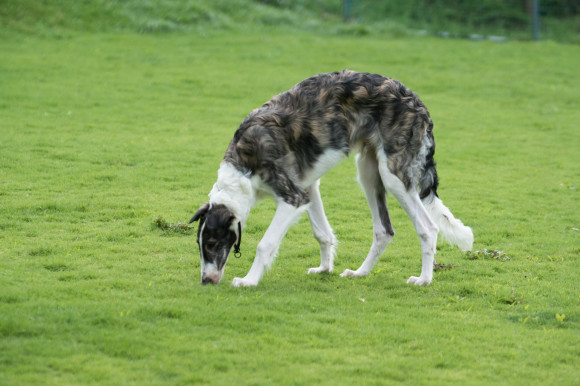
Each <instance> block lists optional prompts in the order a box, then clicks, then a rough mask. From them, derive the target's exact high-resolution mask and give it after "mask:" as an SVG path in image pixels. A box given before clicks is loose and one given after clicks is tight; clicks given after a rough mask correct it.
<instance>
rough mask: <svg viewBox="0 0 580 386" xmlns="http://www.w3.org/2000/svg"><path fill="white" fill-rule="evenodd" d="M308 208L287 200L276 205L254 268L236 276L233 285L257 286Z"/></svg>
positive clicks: (257, 252) (261, 242) (257, 253)
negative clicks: (289, 233)
mask: <svg viewBox="0 0 580 386" xmlns="http://www.w3.org/2000/svg"><path fill="white" fill-rule="evenodd" d="M307 209H308V205H307V204H305V205H301V206H300V207H295V206H294V205H290V204H288V203H286V202H285V201H282V200H280V201H279V203H278V206H277V207H276V213H275V214H274V218H273V219H272V223H271V224H270V226H269V227H268V229H267V230H266V233H265V234H264V237H263V238H262V240H261V241H260V243H259V244H258V249H257V251H256V258H255V259H254V263H253V264H252V268H250V271H249V272H248V274H247V275H246V276H245V277H244V278H239V277H236V278H234V280H233V282H232V285H233V286H234V287H246V286H256V285H258V282H259V281H260V278H261V277H262V275H263V274H264V271H265V270H266V268H268V267H269V266H270V265H271V264H272V262H273V261H274V258H275V257H276V253H277V252H278V247H279V246H280V243H281V242H282V239H283V238H284V236H285V235H286V232H288V229H290V227H291V226H292V224H294V223H295V222H296V221H298V219H299V218H300V215H302V213H304V212H305V211H306V210H307Z"/></svg>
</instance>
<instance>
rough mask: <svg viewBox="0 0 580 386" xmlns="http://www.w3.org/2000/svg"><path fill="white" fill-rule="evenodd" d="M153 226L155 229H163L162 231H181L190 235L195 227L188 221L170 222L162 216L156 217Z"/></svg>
mask: <svg viewBox="0 0 580 386" xmlns="http://www.w3.org/2000/svg"><path fill="white" fill-rule="evenodd" d="M151 227H152V228H154V229H161V230H162V231H165V232H168V233H180V234H184V235H188V234H190V233H191V232H192V231H193V227H190V226H189V225H188V224H186V223H182V222H178V223H177V224H173V223H169V222H167V221H165V219H164V218H163V217H161V216H158V217H155V218H154V219H153V222H152V223H151Z"/></svg>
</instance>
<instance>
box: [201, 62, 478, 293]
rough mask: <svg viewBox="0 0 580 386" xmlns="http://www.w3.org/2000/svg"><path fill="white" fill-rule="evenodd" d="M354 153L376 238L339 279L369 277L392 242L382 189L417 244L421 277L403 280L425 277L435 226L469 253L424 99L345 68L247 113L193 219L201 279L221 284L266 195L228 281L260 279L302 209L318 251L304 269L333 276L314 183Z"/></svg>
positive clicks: (331, 245)
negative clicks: (443, 184) (256, 226)
mask: <svg viewBox="0 0 580 386" xmlns="http://www.w3.org/2000/svg"><path fill="white" fill-rule="evenodd" d="M353 151H358V155H357V157H356V165H357V168H358V181H359V183H360V185H361V186H362V188H363V189H364V192H365V195H366V199H367V201H368V204H369V206H370V209H371V214H372V219H373V243H372V246H371V249H370V251H369V253H368V255H367V257H366V259H365V260H364V262H363V263H362V265H361V266H360V268H358V269H357V270H356V271H352V270H350V269H347V270H345V271H344V272H343V273H342V274H341V275H340V276H343V277H344V276H365V275H368V274H369V273H370V271H371V269H372V267H373V266H374V264H375V263H376V262H377V260H378V259H379V257H380V256H381V255H382V253H383V252H384V250H385V248H386V247H387V245H388V244H389V242H390V241H391V240H392V239H393V236H394V234H395V232H394V231H393V227H392V226H391V221H390V218H389V213H388V210H387V204H386V192H389V193H391V194H392V195H393V196H395V198H396V199H397V200H398V201H399V202H400V204H401V206H402V207H403V208H404V210H405V211H406V212H407V214H408V215H409V217H410V218H411V220H412V221H413V224H414V226H415V229H416V231H417V234H418V235H419V239H420V241H421V252H422V256H423V261H422V269H421V275H420V276H419V277H415V276H411V277H410V278H409V280H408V281H407V283H413V284H416V285H429V284H430V283H431V281H432V279H433V264H434V255H435V249H436V243H437V234H438V233H439V232H441V233H442V236H443V238H445V239H447V240H448V241H449V242H450V243H452V244H455V245H457V246H458V247H459V248H461V249H463V250H470V249H471V247H472V244H473V233H472V231H471V229H470V228H469V227H467V226H464V225H463V223H462V222H461V221H460V220H458V219H456V218H455V217H454V216H453V215H452V214H451V212H450V211H449V209H447V207H445V206H444V205H443V203H442V202H441V200H440V199H439V198H438V196H437V186H438V183H439V182H438V179H437V172H436V170H435V161H434V160H433V154H434V152H435V141H434V139H433V122H432V120H431V118H430V116H429V112H428V111H427V109H426V108H425V105H424V104H423V103H422V102H421V101H420V100H419V98H418V97H417V95H416V94H415V93H413V92H412V91H411V90H409V89H408V88H406V87H405V86H404V85H403V84H401V83H400V82H398V81H396V80H394V79H390V78H385V77H383V76H380V75H376V74H367V73H357V72H353V71H346V70H345V71H342V72H334V73H329V74H320V75H317V76H314V77H312V78H309V79H306V80H304V81H302V82H300V83H298V84H297V85H296V86H294V87H293V88H292V89H290V90H289V91H286V92H283V93H281V94H279V95H277V96H275V97H273V98H272V99H271V100H270V101H268V102H266V104H264V105H263V106H262V107H260V108H258V109H256V110H254V111H252V112H251V113H250V115H248V116H247V117H246V119H244V121H243V122H242V124H241V125H240V127H239V128H238V130H237V131H236V133H235V134H234V138H233V139H232V141H231V143H230V145H229V147H228V149H227V151H226V154H225V157H224V159H223V161H222V163H221V166H220V168H219V170H218V179H217V182H216V183H215V185H214V186H213V189H212V190H211V192H210V193H209V202H208V203H206V204H204V205H202V206H201V208H200V209H199V210H198V212H197V213H196V214H195V215H194V216H193V218H192V219H191V221H190V223H191V222H194V221H197V220H199V221H200V224H199V228H198V232H197V242H198V244H199V251H200V255H201V280H202V283H218V282H219V281H220V279H221V277H222V275H223V272H224V267H225V264H226V262H227V260H228V255H229V253H230V250H231V248H232V246H233V247H234V249H235V251H236V252H238V253H239V246H240V242H241V238H242V230H243V228H244V226H245V224H246V220H247V219H248V215H249V213H250V209H251V208H252V206H254V204H255V203H256V202H257V201H258V200H259V199H260V198H262V197H264V196H268V195H270V196H273V197H274V199H275V200H276V203H277V208H276V213H275V214H274V218H273V220H272V223H271V224H270V226H269V227H268V230H267V231H266V233H265V235H264V237H263V238H262V240H261V241H260V243H259V244H258V249H257V251H256V257H255V259H254V263H253V265H252V268H251V269H250V271H249V273H248V274H247V275H246V276H245V277H244V278H235V279H234V280H233V282H232V285H234V286H255V285H257V284H258V282H259V281H260V278H261V277H262V275H263V274H264V271H265V269H266V268H267V267H269V266H270V265H271V264H272V262H273V260H274V258H275V256H276V253H277V251H278V247H279V246H280V243H281V241H282V238H283V237H284V235H285V234H286V232H287V231H288V229H289V228H290V226H291V225H292V224H294V223H295V222H296V221H297V220H298V219H299V217H300V216H301V215H302V213H304V212H307V213H308V217H309V219H310V223H311V225H312V231H313V233H314V237H315V238H316V240H318V242H319V244H320V256H321V263H320V266H319V267H317V268H310V269H309V270H308V273H320V272H332V270H333V261H334V256H335V247H336V245H337V239H336V237H335V236H334V233H333V231H332V228H331V227H330V225H329V223H328V220H327V219H326V215H325V214H324V208H323V205H322V200H321V198H320V192H319V190H318V186H319V179H320V177H322V176H323V175H324V173H326V172H328V171H329V170H330V169H332V168H333V167H334V166H335V165H336V164H338V162H339V161H340V160H342V159H343V158H345V157H347V156H348V155H349V153H350V152H353Z"/></svg>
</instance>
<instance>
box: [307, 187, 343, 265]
mask: <svg viewBox="0 0 580 386" xmlns="http://www.w3.org/2000/svg"><path fill="white" fill-rule="evenodd" d="M319 185H320V180H318V181H316V182H315V183H314V184H313V185H312V186H311V187H310V189H309V191H308V196H309V197H310V207H309V208H308V218H309V219H310V225H311V226H312V233H313V234H314V238H315V239H316V240H317V241H318V244H320V267H317V268H310V269H309V270H308V273H321V272H332V270H333V269H334V256H335V247H336V244H337V239H336V237H335V236H334V232H333V231H332V228H331V227H330V224H329V223H328V219H327V218H326V215H325V214H324V206H323V205H322V198H321V197H320V190H319V188H318V187H319Z"/></svg>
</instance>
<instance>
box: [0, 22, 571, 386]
mask: <svg viewBox="0 0 580 386" xmlns="http://www.w3.org/2000/svg"><path fill="white" fill-rule="evenodd" d="M578 63H580V47H578V46H571V45H561V44H556V43H552V42H539V43H531V42H507V43H503V44H497V43H491V42H472V41H463V40H442V39H434V38H405V39H399V40H392V39H386V38H380V37H365V38H353V37H340V36H323V35H313V36H309V35H306V34H302V33H289V32H288V33H284V32H275V31H264V32H260V31H253V32H249V33H245V34H242V33H239V32H215V33H209V34H204V35H202V34H196V33H192V34H166V35H136V34H93V35H91V34H84V33H78V34H73V35H72V36H68V37H64V38H61V39H57V38H34V37H11V38H6V39H2V40H0V384H6V385H11V384H34V385H37V384H58V385H62V384H139V385H142V384H333V385H334V384H389V383H395V382H403V383H408V384H496V383H504V384H567V385H572V384H578V383H579V382H580V359H579V358H580V314H579V312H578V310H579V309H580V285H579V278H580V256H579V253H580V238H579V235H580V231H579V228H580V206H579V195H578V191H579V189H580V187H579V185H580V184H579V183H580V134H579V133H580V132H579V122H580V108H579V106H578V101H579V99H580V76H578ZM343 68H349V69H353V70H357V71H366V72H376V73H381V74H383V75H386V76H390V77H393V78H396V79H399V80H400V81H402V82H403V83H404V84H406V85H407V86H409V87H410V88H411V89H413V90H414V91H415V92H416V93H418V95H419V96H420V97H421V98H422V100H423V101H424V102H425V104H426V105H427V107H428V108H429V110H430V112H431V115H432V118H433V120H434V122H435V139H436V143H437V151H436V154H435V158H436V160H437V162H438V171H439V175H440V179H441V186H440V189H439V195H440V197H441V198H442V199H443V201H444V203H445V204H446V205H447V206H449V208H450V209H451V210H452V212H453V213H454V214H455V215H456V216H457V217H458V218H460V219H462V220H463V222H464V223H465V224H467V225H469V226H471V227H472V228H473V231H474V234H475V245H474V249H476V250H479V251H483V250H484V249H487V250H488V251H493V250H502V251H503V253H504V254H505V256H507V257H508V258H509V259H505V261H504V260H503V259H494V258H493V256H485V255H484V253H479V254H478V255H477V256H479V259H473V256H474V254H473V253H472V254H468V255H466V254H463V253H462V252H460V251H459V250H458V249H453V248H450V247H449V246H448V245H446V244H444V243H440V244H439V251H438V254H437V256H436V259H437V261H438V262H439V263H441V264H443V265H444V266H445V269H441V270H438V271H436V272H435V279H434V281H433V283H432V284H431V286H429V287H426V288H423V287H421V288H419V287H415V286H409V285H407V284H405V281H406V279H407V278H408V277H409V276H411V275H417V274H419V273H420V266H421V258H420V245H419V240H418V238H417V236H416V234H415V232H414V230H413V227H412V224H411V222H410V220H409V219H408V218H407V216H406V215H405V214H404V213H403V211H402V210H401V208H400V206H399V205H398V203H397V202H396V200H394V198H392V197H389V200H388V202H389V209H390V212H391V217H392V220H393V224H394V227H395V232H396V236H395V239H394V241H393V242H392V243H391V245H390V246H389V247H388V249H387V251H386V253H385V255H384V256H383V257H382V259H381V260H380V261H379V263H378V264H377V265H376V267H375V269H374V270H373V272H372V273H371V275H370V276H369V277H367V278H357V279H351V278H340V277H339V276H338V274H339V273H340V272H342V271H343V270H344V269H346V268H350V269H355V268H357V267H358V266H359V265H360V263H361V262H362V261H363V259H364V257H365V256H366V253H367V251H368V248H369V247H370V244H371V240H372V224H371V220H370V212H369V210H368V208H367V206H366V202H365V199H364V195H363V193H362V191H361V189H360V188H359V187H358V185H357V183H356V170H355V167H354V165H353V163H354V162H353V156H351V159H350V160H347V161H344V162H343V163H341V164H340V165H339V167H337V168H336V169H335V170H333V171H332V172H331V173H329V174H328V175H327V176H326V177H325V178H323V180H322V185H321V191H322V195H323V200H324V201H325V207H326V210H327V214H328V218H329V220H330V222H331V224H332V226H333V228H334V229H335V232H336V234H337V236H338V238H339V240H340V245H339V248H338V256H337V259H336V266H335V273H334V274H332V275H321V276H310V275H306V270H307V269H308V268H309V267H313V266H317V265H318V263H319V254H318V247H317V245H316V242H315V241H314V239H313V237H312V236H311V231H310V227H309V224H308V221H307V219H306V217H305V218H303V219H302V220H301V221H300V222H299V223H298V224H296V225H295V227H294V228H292V229H291V231H290V232H289V234H288V235H287V237H286V238H285V240H284V241H283V243H282V247H281V248H280V252H279V257H278V259H277V260H276V262H275V264H274V266H273V267H272V269H271V270H270V271H269V272H267V274H266V275H265V276H264V278H263V280H262V282H261V283H260V285H259V286H258V287H256V288H233V287H231V286H230V283H231V280H232V279H233V277H234V276H240V277H241V276H244V275H245V274H246V272H247V271H248V270H249V267H250V265H251V263H252V260H253V256H254V251H255V248H256V246H257V243H258V242H259V240H260V238H261V236H262V235H263V233H264V231H265V229H266V227H267V226H268V224H269V222H270V219H271V217H272V215H273V210H274V206H273V204H272V202H271V201H264V202H262V203H261V204H259V205H258V206H257V207H256V208H255V209H254V210H253V211H252V214H251V216H250V219H249V221H248V225H247V228H246V230H245V231H244V237H243V243H242V252H243V256H242V258H240V259H234V258H233V257H232V258H231V259H230V261H229V262H228V265H227V268H226V273H225V275H224V278H223V280H222V283H220V284H219V285H216V286H202V285H201V284H200V273H199V265H200V264H199V255H198V251H197V245H196V243H195V237H194V234H195V233H194V231H193V232H192V231H189V232H173V231H171V230H169V231H163V230H161V229H159V228H157V227H156V226H154V225H152V224H153V220H154V219H155V218H156V217H158V216H162V217H163V219H165V220H166V221H168V222H171V223H174V224H176V223H178V222H186V221H187V220H189V218H190V217H191V216H192V215H193V213H195V211H196V210H197V208H198V207H199V206H200V205H201V204H203V203H204V202H205V201H206V200H207V193H208V192H209V191H210V189H211V187H212V185H213V183H214V182H215V178H216V170H217V168H218V165H219V162H220V159H221V157H222V156H223V154H224V151H225V149H226V147H227V145H228V143H229V141H230V139H231V137H232V135H233V133H234V131H235V130H236V128H237V126H238V125H239V123H240V122H241V120H242V119H243V118H244V117H245V116H246V115H247V114H248V113H249V112H250V111H251V110H252V109H254V108H256V107H258V106H260V105H261V104H262V103H264V102H265V101H266V100H268V99H269V98H270V97H271V96H272V95H274V94H277V93H279V92H281V91H284V90H286V89H288V88H290V87H291V86H293V85H294V84H296V83H297V82H299V81H300V80H302V79H304V78H306V77H309V76H311V75H314V74H317V73H321V72H329V71H335V70H341V69H343Z"/></svg>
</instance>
